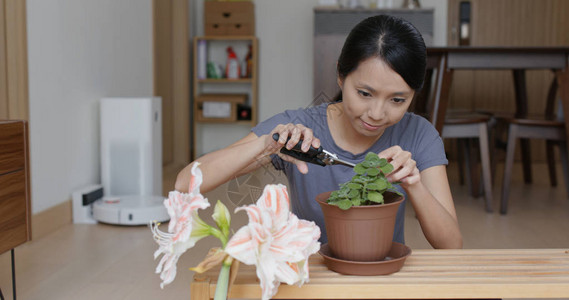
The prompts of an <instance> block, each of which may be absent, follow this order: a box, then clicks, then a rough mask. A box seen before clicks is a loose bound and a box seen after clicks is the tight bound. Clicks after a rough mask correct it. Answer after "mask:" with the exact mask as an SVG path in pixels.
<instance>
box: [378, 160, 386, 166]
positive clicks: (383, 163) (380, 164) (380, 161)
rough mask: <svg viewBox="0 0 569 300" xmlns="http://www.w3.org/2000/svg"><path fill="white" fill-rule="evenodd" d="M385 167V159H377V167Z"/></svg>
mask: <svg viewBox="0 0 569 300" xmlns="http://www.w3.org/2000/svg"><path fill="white" fill-rule="evenodd" d="M385 165H387V159H385V158H380V159H379V166H380V167H383V166H385Z"/></svg>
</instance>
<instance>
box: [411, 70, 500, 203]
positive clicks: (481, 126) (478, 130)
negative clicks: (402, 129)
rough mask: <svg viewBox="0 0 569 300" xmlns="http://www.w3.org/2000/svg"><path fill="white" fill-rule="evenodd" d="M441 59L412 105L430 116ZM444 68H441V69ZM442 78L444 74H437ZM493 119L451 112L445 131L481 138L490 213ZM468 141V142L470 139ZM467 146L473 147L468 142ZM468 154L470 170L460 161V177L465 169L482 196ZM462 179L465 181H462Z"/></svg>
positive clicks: (457, 136)
mask: <svg viewBox="0 0 569 300" xmlns="http://www.w3.org/2000/svg"><path fill="white" fill-rule="evenodd" d="M439 63H440V61H434V62H430V63H429V64H428V68H427V72H426V78H425V82H426V83H427V84H425V86H424V87H423V89H422V90H421V92H420V93H419V94H418V95H417V96H416V98H415V99H414V101H413V102H412V106H411V108H410V110H411V111H414V112H415V113H416V114H420V115H423V116H424V117H426V118H427V119H431V118H430V115H429V113H430V112H432V111H434V106H435V103H433V102H434V101H433V96H432V95H431V85H430V84H429V83H430V82H431V81H432V79H433V75H434V70H435V69H436V68H438V67H439ZM439 69H440V68H439ZM437 77H440V74H437ZM438 81H440V80H439V79H438V78H437V79H436V80H435V83H434V84H435V85H436V84H439V82H438ZM491 122H493V118H492V115H491V114H489V113H484V114H482V113H472V112H457V111H455V112H450V111H449V112H448V113H447V114H446V116H445V122H444V126H443V130H442V133H441V137H442V138H447V139H448V138H453V139H458V141H459V142H460V141H469V140H472V139H477V140H478V141H479V153H480V162H481V166H482V172H481V173H482V176H481V177H482V180H481V183H482V188H483V191H484V198H485V209H486V211H487V212H492V211H493V209H492V202H493V199H492V164H491V159H490V151H489V149H490V147H489V141H490V139H489V130H488V128H489V127H488V126H489V123H491ZM466 144H468V142H466ZM465 149H470V147H469V146H468V145H466V147H465ZM468 153H469V152H467V154H466V155H465V156H464V162H465V163H466V166H467V167H466V170H463V169H462V167H460V166H462V161H459V162H458V163H459V167H460V168H459V169H460V172H459V173H460V174H461V175H460V176H461V178H462V176H463V172H464V171H465V173H466V176H465V177H466V178H467V180H466V181H467V183H468V186H469V190H470V192H471V194H472V195H474V196H475V197H477V196H478V195H479V193H478V190H479V185H478V184H477V182H478V176H477V175H476V174H477V172H476V171H475V169H474V168H472V166H473V163H472V158H473V157H472V156H471V155H470V154H468ZM461 181H462V180H461Z"/></svg>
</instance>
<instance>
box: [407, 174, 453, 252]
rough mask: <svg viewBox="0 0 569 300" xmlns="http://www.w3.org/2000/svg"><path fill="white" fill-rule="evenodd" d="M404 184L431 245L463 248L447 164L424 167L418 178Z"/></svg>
mask: <svg viewBox="0 0 569 300" xmlns="http://www.w3.org/2000/svg"><path fill="white" fill-rule="evenodd" d="M404 188H405V190H406V191H407V195H408V197H409V200H411V204H412V205H413V209H414V210H415V213H416V215H417V219H419V224H421V229H422V230H423V234H424V235H425V237H426V238H427V240H428V241H429V243H430V244H431V246H433V247H434V248H462V234H461V233H460V229H459V227H458V219H457V217H456V211H455V209H454V203H453V200H452V195H451V192H450V187H449V184H448V178H447V173H446V168H445V166H434V167H431V168H428V169H425V170H423V171H422V172H421V180H420V181H419V182H417V183H416V184H412V185H408V186H406V187H404Z"/></svg>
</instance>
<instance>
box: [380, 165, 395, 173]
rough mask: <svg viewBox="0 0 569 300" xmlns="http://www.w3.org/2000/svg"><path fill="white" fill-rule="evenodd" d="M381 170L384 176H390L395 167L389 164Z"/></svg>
mask: <svg viewBox="0 0 569 300" xmlns="http://www.w3.org/2000/svg"><path fill="white" fill-rule="evenodd" d="M380 169H381V172H383V174H389V173H391V171H393V165H391V164H389V163H388V164H386V165H385V166H383V167H380Z"/></svg>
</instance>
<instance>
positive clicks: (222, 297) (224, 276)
mask: <svg viewBox="0 0 569 300" xmlns="http://www.w3.org/2000/svg"><path fill="white" fill-rule="evenodd" d="M232 262H233V258H232V257H231V256H227V258H225V259H224V260H223V264H222V266H221V271H219V277H217V284H216V286H215V296H214V298H213V299H214V300H226V299H227V288H228V285H229V269H230V268H231V263H232Z"/></svg>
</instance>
